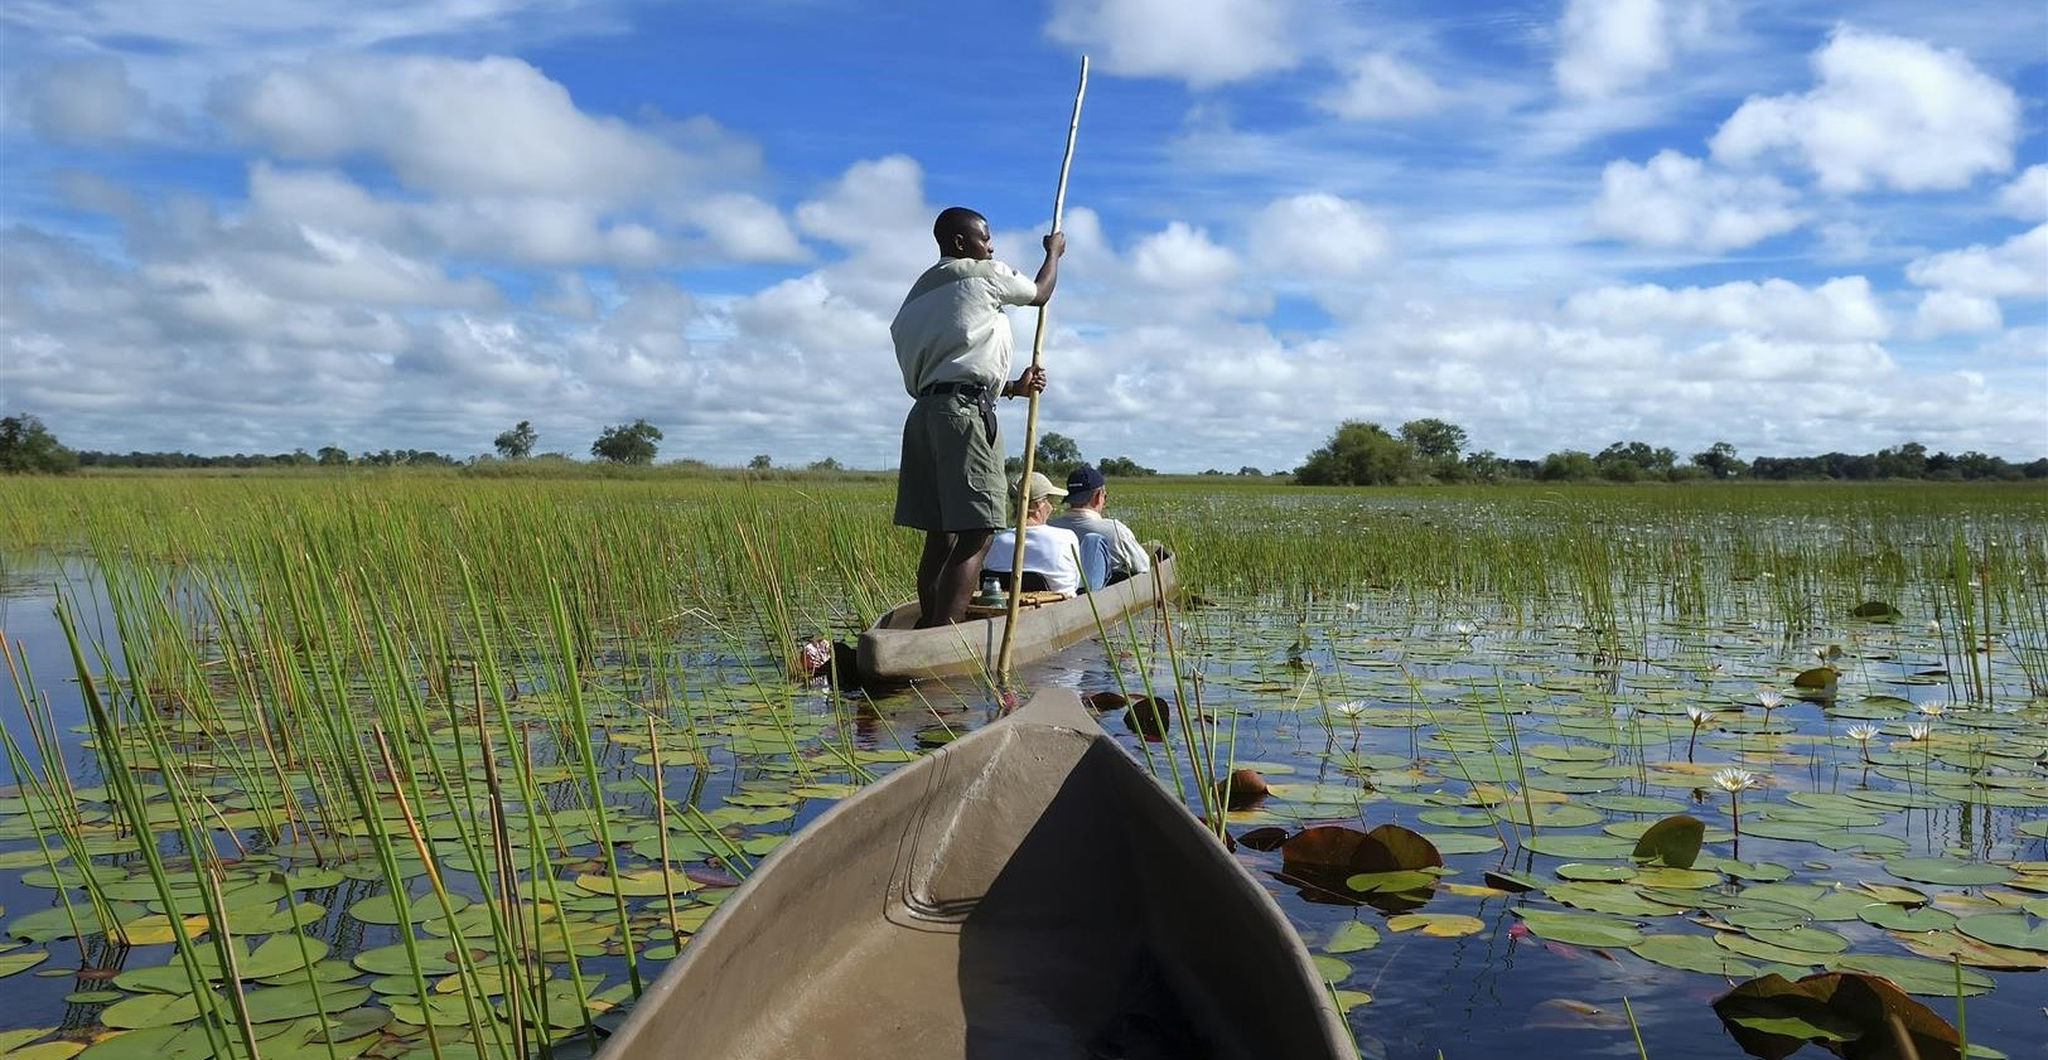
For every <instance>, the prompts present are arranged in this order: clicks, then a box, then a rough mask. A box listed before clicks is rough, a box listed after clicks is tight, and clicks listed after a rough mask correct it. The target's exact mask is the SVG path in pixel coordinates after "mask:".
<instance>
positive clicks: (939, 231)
mask: <svg viewBox="0 0 2048 1060" xmlns="http://www.w3.org/2000/svg"><path fill="white" fill-rule="evenodd" d="M976 221H980V222H981V223H982V224H984V225H986V224H988V218H986V217H983V216H982V215H981V213H980V211H978V210H970V209H968V208H967V207H965V206H948V207H946V208H945V209H943V210H940V211H939V219H938V220H936V221H933V222H932V238H933V239H936V240H938V241H939V242H940V243H941V244H943V243H945V242H946V241H947V240H948V239H950V238H952V237H953V236H955V235H963V236H964V235H967V234H969V233H968V229H969V228H970V227H971V226H972V225H973V224H974V222H976Z"/></svg>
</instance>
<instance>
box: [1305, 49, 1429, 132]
mask: <svg viewBox="0 0 2048 1060" xmlns="http://www.w3.org/2000/svg"><path fill="white" fill-rule="evenodd" d="M1446 98H1447V97H1446V93H1445V92H1444V90H1443V88H1442V87H1440V86H1439V85H1438V84H1437V83H1436V81H1435V80H1434V79H1432V78H1431V77H1430V76H1429V74H1427V73H1425V72H1424V71H1422V70H1421V69H1419V68H1417V67H1416V66H1414V65H1413V64H1411V63H1407V62H1403V61H1402V60H1401V59H1399V58H1396V57H1395V56H1392V55H1389V54H1387V53H1386V52H1373V53H1372V54H1370V55H1367V56H1366V57H1364V58H1362V59H1358V60H1355V61H1353V62H1352V63H1350V64H1349V65H1348V68H1347V69H1346V71H1345V80H1344V85H1343V87H1342V88H1339V89H1338V90H1337V91H1335V92H1332V93H1330V94H1329V95H1327V96H1325V97H1323V99H1322V105H1323V106H1324V107H1325V108H1326V109H1328V110H1329V111H1330V112H1331V113H1333V114H1335V115H1337V116H1338V117H1340V118H1345V119H1348V120H1351V121H1372V120H1375V119H1379V118H1407V117H1413V116H1415V115H1417V114H1428V113H1430V112H1431V111H1434V110H1437V109H1439V108H1441V107H1442V106H1443V105H1444V103H1445V100H1446Z"/></svg>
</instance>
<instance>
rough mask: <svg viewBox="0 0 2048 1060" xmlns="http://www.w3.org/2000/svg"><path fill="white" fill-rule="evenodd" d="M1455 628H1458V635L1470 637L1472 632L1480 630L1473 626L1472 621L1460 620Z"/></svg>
mask: <svg viewBox="0 0 2048 1060" xmlns="http://www.w3.org/2000/svg"><path fill="white" fill-rule="evenodd" d="M1454 628H1456V629H1457V631H1458V636H1461V637H1469V636H1471V635H1472V634H1474V633H1477V632H1479V630H1478V628H1477V627H1475V626H1473V625H1472V623H1470V622H1460V623H1458V624H1457V626H1456V627H1454Z"/></svg>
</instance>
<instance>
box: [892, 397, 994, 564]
mask: <svg viewBox="0 0 2048 1060" xmlns="http://www.w3.org/2000/svg"><path fill="white" fill-rule="evenodd" d="M897 467H898V470H897V472H896V525H898V526H910V527H915V528H917V529H919V530H943V531H946V532H949V533H957V532H959V531H962V530H994V529H997V528H999V527H1002V526H1005V525H1007V524H1008V522H1009V508H1010V502H1009V492H1010V491H1009V483H1008V482H1007V480H1005V479H1004V477H1003V439H1002V435H1001V433H1000V431H998V433H997V434H996V436H995V437H994V438H990V437H989V431H988V425H987V422H985V421H984V420H983V418H982V411H981V404H980V403H979V402H978V401H976V400H975V399H973V398H970V397H966V396H964V395H961V394H933V395H931V396H929V397H921V398H918V399H917V404H915V405H912V406H911V407H910V416H909V418H907V419H905V420H904V421H903V461H902V463H901V464H899V465H897Z"/></svg>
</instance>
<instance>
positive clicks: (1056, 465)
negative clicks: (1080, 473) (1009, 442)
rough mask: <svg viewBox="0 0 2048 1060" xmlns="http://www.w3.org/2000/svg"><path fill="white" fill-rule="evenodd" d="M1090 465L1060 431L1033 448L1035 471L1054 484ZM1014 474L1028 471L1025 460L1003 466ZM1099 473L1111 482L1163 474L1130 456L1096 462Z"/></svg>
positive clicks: (1032, 461)
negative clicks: (1110, 479) (1070, 473)
mask: <svg viewBox="0 0 2048 1060" xmlns="http://www.w3.org/2000/svg"><path fill="white" fill-rule="evenodd" d="M1084 463H1087V461H1086V460H1084V459H1083V458H1082V456H1081V446H1080V443H1078V442H1076V441H1074V440H1073V439H1072V438H1069V437H1067V436H1066V435H1064V434H1061V433H1059V432H1058V431H1047V432H1045V434H1044V435H1043V436H1042V437H1040V438H1039V439H1038V444H1037V445H1035V446H1033V447H1032V457H1031V469H1032V470H1033V471H1042V472H1044V473H1045V477H1047V478H1049V479H1052V480H1053V481H1054V482H1061V481H1064V480H1065V479H1066V477H1067V473H1068V472H1070V471H1072V470H1074V469H1075V468H1077V467H1079V466H1081V465H1082V464H1084ZM1003 464H1004V467H1005V468H1007V469H1008V470H1009V472H1010V474H1012V475H1014V474H1017V473H1018V472H1020V471H1022V470H1024V460H1023V458H1022V457H1015V456H1013V457H1011V458H1009V459H1008V460H1005V461H1004V462H1003ZM1095 470H1097V471H1100V472H1102V473H1103V475H1104V476H1106V477H1108V478H1143V477H1145V476H1147V475H1157V474H1158V473H1159V472H1158V471H1157V470H1155V469H1153V468H1149V467H1146V466H1145V465H1143V464H1140V463H1138V462H1137V461H1136V460H1133V459H1131V458H1130V457H1128V456H1110V457H1104V458H1102V459H1100V460H1097V461H1095Z"/></svg>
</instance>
